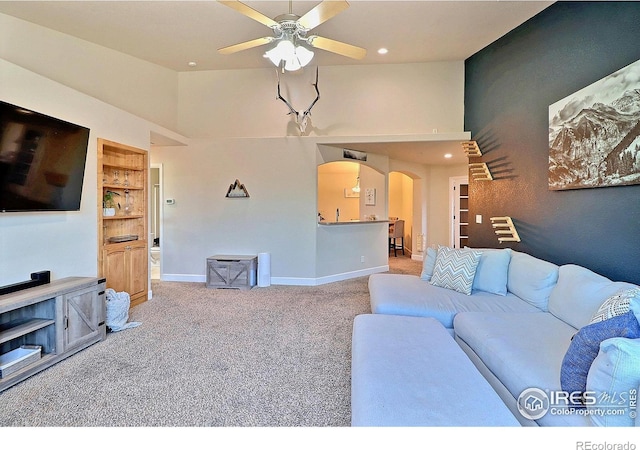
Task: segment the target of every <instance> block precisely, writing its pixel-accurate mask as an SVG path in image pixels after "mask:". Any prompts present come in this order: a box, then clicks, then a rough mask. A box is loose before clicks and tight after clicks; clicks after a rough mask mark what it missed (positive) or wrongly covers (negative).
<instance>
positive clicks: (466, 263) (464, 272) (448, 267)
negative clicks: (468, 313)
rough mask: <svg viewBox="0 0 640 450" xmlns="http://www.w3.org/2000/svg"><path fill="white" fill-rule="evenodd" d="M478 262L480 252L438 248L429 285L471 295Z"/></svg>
mask: <svg viewBox="0 0 640 450" xmlns="http://www.w3.org/2000/svg"><path fill="white" fill-rule="evenodd" d="M479 261H480V252H477V251H475V250H469V249H457V248H450V247H442V246H440V247H438V255H437V256H436V265H435V267H434V268H433V275H432V276H431V281H430V282H429V283H431V284H432V285H434V286H438V287H442V288H446V289H452V290H454V291H457V292H461V293H463V294H466V295H471V287H472V286H473V278H474V277H475V274H476V268H477V267H478V262H479Z"/></svg>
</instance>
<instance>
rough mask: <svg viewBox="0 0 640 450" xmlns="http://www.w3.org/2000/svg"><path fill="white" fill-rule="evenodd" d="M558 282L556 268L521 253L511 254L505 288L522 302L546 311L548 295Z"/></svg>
mask: <svg viewBox="0 0 640 450" xmlns="http://www.w3.org/2000/svg"><path fill="white" fill-rule="evenodd" d="M557 281H558V266H557V265H555V264H553V263H550V262H548V261H543V260H542V259H538V258H534V257H533V256H531V255H528V254H526V253H522V252H516V251H512V252H511V261H510V263H509V279H508V282H507V288H508V290H509V292H513V293H514V294H515V295H517V296H518V297H520V298H521V299H522V300H524V301H526V302H528V303H531V304H532V305H533V306H536V307H537V308H539V309H540V310H542V311H547V305H548V303H549V295H550V294H551V291H552V289H553V288H554V286H555V285H556V282H557Z"/></svg>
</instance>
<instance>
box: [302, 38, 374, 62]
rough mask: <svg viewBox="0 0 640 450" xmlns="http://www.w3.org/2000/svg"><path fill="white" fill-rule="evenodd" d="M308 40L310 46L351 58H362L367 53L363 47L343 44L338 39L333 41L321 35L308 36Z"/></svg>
mask: <svg viewBox="0 0 640 450" xmlns="http://www.w3.org/2000/svg"><path fill="white" fill-rule="evenodd" d="M308 42H309V45H311V46H312V47H315V48H319V49H322V50H326V51H328V52H332V53H337V54H339V55H342V56H347V57H349V58H353V59H362V58H364V57H365V56H366V55H367V51H366V50H365V49H364V48H361V47H356V46H355V45H351V44H345V43H344V42H340V41H334V40H333V39H328V38H325V37H322V36H309V39H308Z"/></svg>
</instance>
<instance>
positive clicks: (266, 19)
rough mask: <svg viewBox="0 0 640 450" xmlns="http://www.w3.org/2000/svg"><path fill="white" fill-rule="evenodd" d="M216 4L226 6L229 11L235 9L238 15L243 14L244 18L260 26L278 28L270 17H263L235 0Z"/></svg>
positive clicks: (220, 0)
mask: <svg viewBox="0 0 640 450" xmlns="http://www.w3.org/2000/svg"><path fill="white" fill-rule="evenodd" d="M218 3H222V4H223V5H225V6H228V7H229V8H231V9H235V10H236V11H238V12H239V13H240V14H244V15H245V16H247V17H249V18H251V19H253V20H256V21H258V22H260V23H261V24H263V25H266V26H268V27H269V28H273V27H277V26H279V24H278V22H276V21H275V20H273V19H271V18H270V17H267V16H265V15H264V14H262V13H261V12H259V11H256V10H255V9H253V8H251V7H250V6H247V5H245V4H244V3H242V2H239V1H237V0H234V1H223V0H218Z"/></svg>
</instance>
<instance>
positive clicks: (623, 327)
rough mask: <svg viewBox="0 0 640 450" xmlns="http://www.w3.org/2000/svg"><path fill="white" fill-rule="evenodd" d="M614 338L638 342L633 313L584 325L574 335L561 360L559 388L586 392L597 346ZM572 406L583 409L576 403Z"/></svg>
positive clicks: (638, 336)
mask: <svg viewBox="0 0 640 450" xmlns="http://www.w3.org/2000/svg"><path fill="white" fill-rule="evenodd" d="M613 337H624V338H630V339H637V338H640V324H638V320H637V319H636V316H635V315H634V314H633V312H631V311H629V312H628V313H626V314H622V315H620V316H616V317H612V318H611V319H607V320H603V321H601V322H596V323H593V324H590V325H587V326H585V327H583V328H581V329H580V330H579V331H578V333H576V335H575V336H574V337H573V339H572V340H571V343H570V344H569V348H568V349H567V353H566V354H565V356H564V359H563V360H562V367H561V369H560V385H561V386H562V390H563V391H566V392H581V393H582V392H585V391H586V390H587V375H588V374H589V369H590V368H591V364H592V363H593V360H594V359H595V358H596V356H597V355H598V351H599V349H600V343H601V342H602V341H604V340H605V339H609V338H613ZM574 406H576V407H583V406H584V405H583V403H582V402H576V403H575V405H574Z"/></svg>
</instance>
